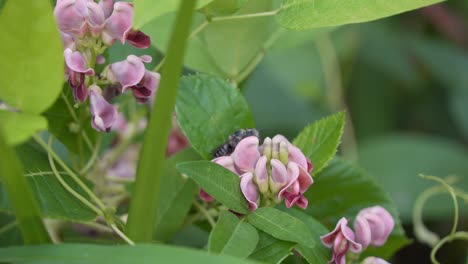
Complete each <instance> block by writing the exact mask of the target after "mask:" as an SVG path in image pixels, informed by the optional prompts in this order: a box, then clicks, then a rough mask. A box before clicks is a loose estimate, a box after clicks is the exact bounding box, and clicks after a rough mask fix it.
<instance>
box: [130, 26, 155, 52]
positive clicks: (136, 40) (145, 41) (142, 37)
mask: <svg viewBox="0 0 468 264" xmlns="http://www.w3.org/2000/svg"><path fill="white" fill-rule="evenodd" d="M126 40H127V41H128V43H130V44H131V45H132V46H135V47H137V48H139V49H146V48H148V47H149V46H150V45H151V39H150V37H149V36H148V35H146V34H145V33H143V32H141V31H140V30H133V29H132V30H130V31H128V32H127V35H126Z"/></svg>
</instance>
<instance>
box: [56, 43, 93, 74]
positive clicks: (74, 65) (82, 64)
mask: <svg viewBox="0 0 468 264" xmlns="http://www.w3.org/2000/svg"><path fill="white" fill-rule="evenodd" d="M63 55H64V57H65V64H66V65H67V67H68V68H69V69H70V70H72V71H74V72H80V73H84V74H86V75H94V70H93V69H92V68H88V65H87V63H86V60H85V58H84V56H83V55H82V54H81V52H79V51H72V50H71V49H65V50H64V52H63Z"/></svg>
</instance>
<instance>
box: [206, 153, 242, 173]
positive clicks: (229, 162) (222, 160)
mask: <svg viewBox="0 0 468 264" xmlns="http://www.w3.org/2000/svg"><path fill="white" fill-rule="evenodd" d="M212 162H214V163H217V164H219V165H221V166H223V167H224V168H226V169H228V170H230V171H232V172H234V173H235V174H237V175H239V174H238V173H237V171H236V168H235V167H234V160H233V159H232V158H231V156H221V157H218V158H216V159H213V160H212Z"/></svg>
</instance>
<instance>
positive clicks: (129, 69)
mask: <svg viewBox="0 0 468 264" xmlns="http://www.w3.org/2000/svg"><path fill="white" fill-rule="evenodd" d="M144 62H146V63H148V62H151V57H150V56H141V57H137V56H135V55H129V56H128V57H127V59H126V60H124V61H119V62H116V63H112V64H111V65H110V66H109V71H108V74H107V77H108V79H109V80H111V81H114V82H118V83H120V85H121V86H122V92H125V91H126V90H128V89H130V90H132V92H133V95H134V96H135V98H136V99H137V100H138V101H139V102H141V103H143V102H146V101H147V100H148V99H149V98H150V97H151V96H152V95H153V94H154V93H155V92H156V89H157V87H158V86H159V79H160V75H159V73H156V72H151V71H147V70H146V69H145V65H144Z"/></svg>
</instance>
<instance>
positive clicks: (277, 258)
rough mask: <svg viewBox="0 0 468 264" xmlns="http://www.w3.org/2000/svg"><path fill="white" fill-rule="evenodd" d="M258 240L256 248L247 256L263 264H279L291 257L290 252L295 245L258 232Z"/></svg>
mask: <svg viewBox="0 0 468 264" xmlns="http://www.w3.org/2000/svg"><path fill="white" fill-rule="evenodd" d="M258 234H259V240H258V244H257V248H255V251H254V252H253V253H252V254H251V255H250V256H249V259H254V260H258V261H261V262H264V263H281V261H282V260H283V259H285V258H286V257H287V256H289V255H291V254H292V253H291V250H292V249H293V247H294V246H295V245H296V243H293V242H289V241H283V240H279V239H276V238H274V237H272V236H270V235H269V234H267V233H265V232H263V231H258Z"/></svg>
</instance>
